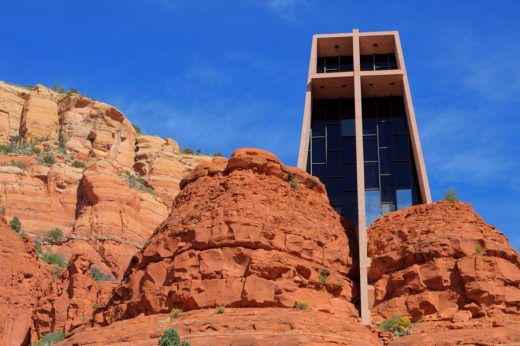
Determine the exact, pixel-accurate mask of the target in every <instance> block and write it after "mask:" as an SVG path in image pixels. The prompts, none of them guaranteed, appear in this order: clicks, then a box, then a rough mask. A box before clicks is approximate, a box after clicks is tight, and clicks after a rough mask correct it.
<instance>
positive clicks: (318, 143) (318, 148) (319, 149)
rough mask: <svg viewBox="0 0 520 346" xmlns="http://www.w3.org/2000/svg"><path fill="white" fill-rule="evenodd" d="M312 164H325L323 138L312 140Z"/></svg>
mask: <svg viewBox="0 0 520 346" xmlns="http://www.w3.org/2000/svg"><path fill="white" fill-rule="evenodd" d="M311 151H312V163H325V138H323V137H322V138H313V139H312V148H311Z"/></svg>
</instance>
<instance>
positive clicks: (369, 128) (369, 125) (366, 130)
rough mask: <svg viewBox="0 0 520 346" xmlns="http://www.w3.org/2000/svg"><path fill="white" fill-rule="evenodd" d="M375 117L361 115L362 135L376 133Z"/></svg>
mask: <svg viewBox="0 0 520 346" xmlns="http://www.w3.org/2000/svg"><path fill="white" fill-rule="evenodd" d="M376 128H377V119H376V118H375V117H374V118H366V117H364V116H363V134H364V135H375V134H377V130H376Z"/></svg>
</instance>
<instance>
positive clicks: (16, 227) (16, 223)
mask: <svg viewBox="0 0 520 346" xmlns="http://www.w3.org/2000/svg"><path fill="white" fill-rule="evenodd" d="M9 227H11V229H12V230H13V231H15V232H16V233H19V232H20V231H21V230H22V222H21V221H20V219H19V218H18V216H15V217H13V218H12V219H11V221H10V222H9Z"/></svg>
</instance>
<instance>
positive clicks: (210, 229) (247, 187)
mask: <svg viewBox="0 0 520 346" xmlns="http://www.w3.org/2000/svg"><path fill="white" fill-rule="evenodd" d="M291 179H296V180H297V181H299V183H298V185H297V186H295V187H291V184H290V182H289V180H291ZM181 187H182V189H183V190H182V192H181V193H180V194H179V195H178V196H177V199H176V200H175V203H174V207H173V209H172V213H171V214H170V216H169V218H168V219H167V220H166V221H165V222H164V223H163V224H162V225H161V226H160V227H159V228H158V229H157V230H156V232H155V233H154V235H153V236H152V238H151V239H150V241H149V242H148V243H147V244H146V246H145V247H144V248H143V250H142V251H141V252H139V253H138V254H136V255H135V256H134V258H133V259H132V262H131V265H130V267H129V268H128V270H127V272H126V274H125V281H124V283H123V284H122V285H121V286H119V287H118V288H117V289H116V290H115V294H114V297H113V299H112V301H111V304H110V307H109V309H107V311H105V313H104V319H105V322H112V321H114V320H119V319H127V318H131V317H135V316H137V315H139V314H141V313H145V314H153V313H160V312H167V311H170V310H171V309H172V308H173V307H179V308H182V309H184V310H192V309H201V308H207V307H215V306H218V305H224V306H230V307H293V306H294V304H295V301H299V300H301V301H307V302H308V303H309V304H310V305H311V306H312V307H313V309H316V310H324V311H332V310H343V311H350V312H351V313H354V312H353V311H355V309H353V306H352V305H351V303H350V301H351V299H352V294H353V293H352V282H351V280H350V279H349V277H348V275H349V272H350V270H351V269H352V258H351V256H350V250H349V244H348V240H347V237H346V235H345V231H344V228H343V226H342V225H341V222H340V218H339V216H338V215H337V214H336V213H335V212H334V211H333V210H332V209H331V207H330V206H329V204H328V200H327V198H326V195H325V193H324V192H325V190H324V187H323V185H322V184H321V183H320V182H319V180H318V179H317V178H314V177H312V176H310V175H308V174H307V173H305V172H304V171H301V170H298V169H294V168H288V167H286V166H284V165H282V164H281V163H280V161H279V160H278V159H277V158H276V157H275V156H274V155H272V154H270V153H268V152H265V151H261V150H255V149H241V150H237V151H235V153H233V156H232V157H231V159H230V160H229V161H227V160H226V159H223V158H216V159H214V160H213V161H212V162H207V163H202V164H201V165H199V166H198V167H197V168H196V169H195V170H194V171H193V172H192V173H191V174H190V175H188V176H187V177H186V178H185V179H184V180H183V181H182V182H181ZM325 272H326V273H328V274H324V273H325ZM322 275H325V276H326V278H324V279H322V280H323V282H322V283H320V276H322Z"/></svg>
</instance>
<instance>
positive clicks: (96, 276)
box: [90, 267, 114, 282]
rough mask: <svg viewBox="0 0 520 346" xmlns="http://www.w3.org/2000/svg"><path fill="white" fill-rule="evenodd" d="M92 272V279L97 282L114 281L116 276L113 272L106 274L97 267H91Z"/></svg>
mask: <svg viewBox="0 0 520 346" xmlns="http://www.w3.org/2000/svg"><path fill="white" fill-rule="evenodd" d="M90 273H91V274H92V279H93V280H94V281H95V282H102V281H113V280H114V276H113V275H112V274H105V273H103V272H102V271H101V270H99V269H97V268H96V267H92V268H90Z"/></svg>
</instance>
